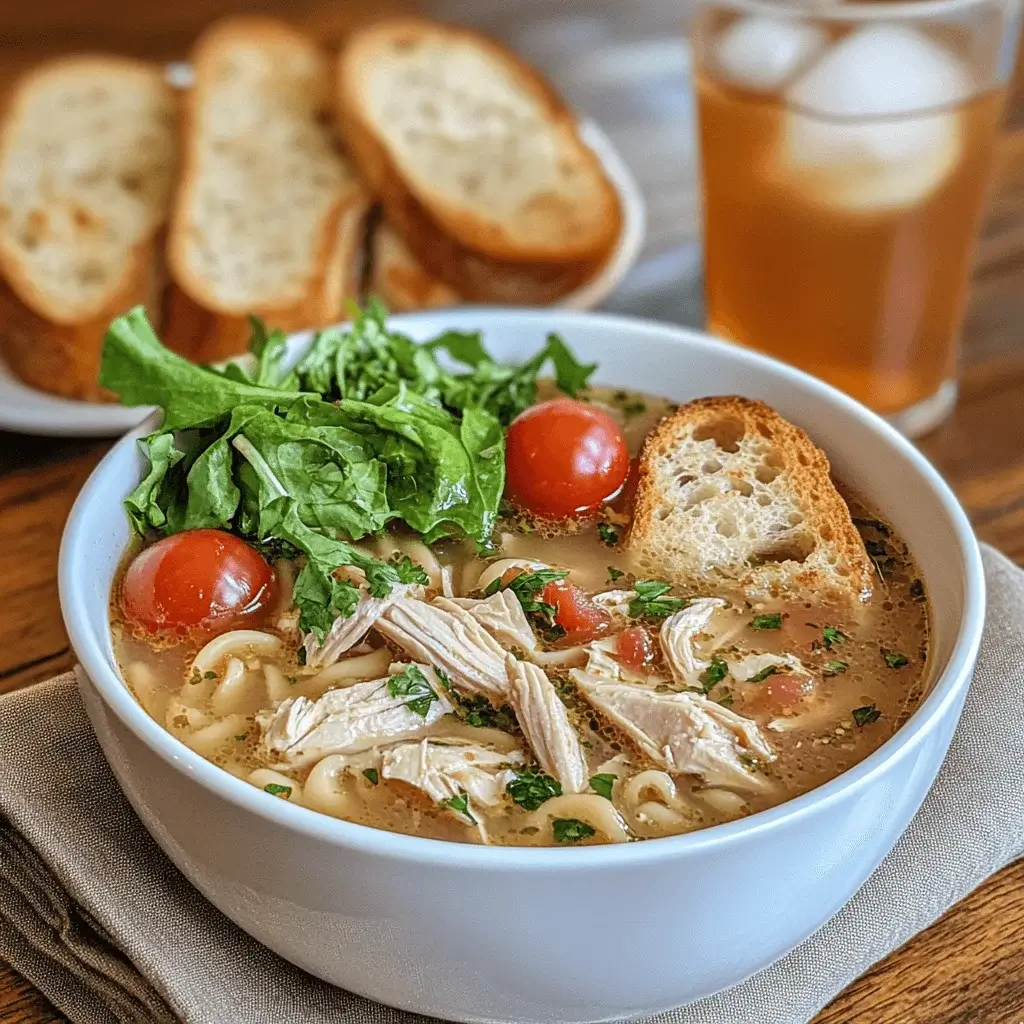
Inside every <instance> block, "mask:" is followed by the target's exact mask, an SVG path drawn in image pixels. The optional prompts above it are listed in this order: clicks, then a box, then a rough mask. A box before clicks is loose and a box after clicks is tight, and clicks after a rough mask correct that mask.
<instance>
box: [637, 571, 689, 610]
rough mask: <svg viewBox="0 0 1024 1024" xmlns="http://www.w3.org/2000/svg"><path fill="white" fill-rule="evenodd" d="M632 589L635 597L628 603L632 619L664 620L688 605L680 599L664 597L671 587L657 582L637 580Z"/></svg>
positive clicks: (687, 602)
mask: <svg viewBox="0 0 1024 1024" xmlns="http://www.w3.org/2000/svg"><path fill="white" fill-rule="evenodd" d="M633 589H634V590H635V591H636V597H635V598H633V600H632V601H630V602H629V609H628V610H629V614H630V616H631V617H632V618H634V619H664V618H667V617H668V616H669V615H674V614H675V613H676V612H677V611H679V610H680V609H682V608H685V607H686V606H687V605H688V604H689V601H687V600H685V599H684V598H681V597H666V596H665V595H666V594H667V593H668V592H669V591H670V590H671V589H672V587H671V586H670V585H669V584H668V583H662V582H660V581H658V580H637V581H636V583H634V584H633Z"/></svg>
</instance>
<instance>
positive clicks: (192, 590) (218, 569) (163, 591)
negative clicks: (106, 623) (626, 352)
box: [121, 530, 274, 634]
mask: <svg viewBox="0 0 1024 1024" xmlns="http://www.w3.org/2000/svg"><path fill="white" fill-rule="evenodd" d="M273 596H274V570H273V569H271V567H270V566H269V565H268V564H267V561H266V559H264V558H263V556H262V555H261V554H260V553H259V552H258V551H256V550H255V549H254V548H251V547H249V545H248V544H246V543H245V541H242V540H239V539H238V538H237V537H235V536H233V535H232V534H230V533H225V532H224V531H222V530H188V531H186V532H185V533H176V534H174V535H172V536H170V537H165V538H164V539H163V540H159V541H157V542H156V543H155V544H153V545H151V546H150V547H148V548H146V549H145V550H143V551H140V552H139V553H138V554H137V555H136V556H135V558H134V559H133V560H132V563H131V565H129V566H128V571H127V572H126V573H125V574H124V579H123V581H122V583H121V610H122V612H123V613H124V617H125V620H126V622H127V623H128V625H129V626H132V627H134V628H136V629H139V630H142V631H143V632H146V633H177V634H186V633H191V632H196V633H205V634H212V633H221V632H224V631H226V630H228V629H232V628H234V627H235V626H238V625H240V624H241V623H243V622H247V621H250V620H255V619H256V618H257V617H258V616H259V614H260V613H261V612H262V611H264V609H265V608H266V607H267V605H268V604H269V603H270V602H271V601H272V600H273Z"/></svg>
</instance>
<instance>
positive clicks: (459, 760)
mask: <svg viewBox="0 0 1024 1024" xmlns="http://www.w3.org/2000/svg"><path fill="white" fill-rule="evenodd" d="M524 760H525V759H524V757H523V752H522V751H521V750H513V751H510V752H505V753H502V752H500V751H496V750H489V749H487V748H486V747H481V746H477V745H476V744H473V743H465V742H463V741H460V740H452V739H441V738H439V739H422V740H420V741H419V742H418V743H399V744H398V745H397V746H394V747H390V748H389V749H387V750H385V751H384V752H383V754H382V755H381V772H380V773H381V776H382V778H385V779H398V780H400V781H401V782H407V783H408V784H409V785H410V786H415V787H416V788H417V789H421V790H423V792H424V793H426V794H427V796H429V797H430V799H431V800H433V801H434V803H436V804H441V805H444V806H447V807H448V808H449V809H450V810H451V812H452V813H453V814H454V815H455V816H456V817H458V818H459V819H460V820H461V821H464V822H466V823H467V824H470V825H477V826H479V827H480V829H481V834H482V835H483V836H484V839H486V833H485V832H484V831H483V823H482V822H481V821H480V816H479V809H480V808H482V807H496V806H498V805H499V804H500V803H501V802H502V800H503V799H504V796H505V787H506V786H507V785H508V784H509V783H510V782H511V781H512V780H513V779H514V778H515V772H514V771H513V770H512V768H511V766H512V765H520V764H522V763H523V761H524ZM463 795H464V796H465V797H466V805H465V809H462V808H461V807H460V806H458V805H459V804H460V801H459V797H460V796H463ZM453 800H454V801H456V804H455V805H453V804H452V803H451V801H453ZM474 812H476V813H474Z"/></svg>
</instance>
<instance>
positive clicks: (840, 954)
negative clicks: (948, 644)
mask: <svg viewBox="0 0 1024 1024" xmlns="http://www.w3.org/2000/svg"><path fill="white" fill-rule="evenodd" d="M984 561H985V574H986V582H987V588H988V620H987V623H986V628H985V636H984V640H983V643H982V648H981V655H980V659H979V661H978V667H977V670H976V672H975V675H974V679H973V682H972V684H971V688H970V692H969V694H968V697H967V703H966V707H965V709H964V713H963V718H962V719H961V722H960V726H959V728H958V730H957V732H956V735H955V737H954V739H953V743H952V746H951V748H950V752H949V756H948V758H947V759H946V762H945V764H944V766H943V768H942V770H941V772H940V774H939V777H938V780H937V781H936V783H935V785H934V787H933V788H932V791H931V793H930V794H929V795H928V797H927V799H926V800H925V802H924V804H923V806H922V807H921V810H920V811H919V812H918V814H917V816H916V817H915V818H914V820H913V822H912V823H911V825H910V827H909V828H908V829H907V832H906V833H905V834H904V836H903V837H902V838H901V839H900V841H899V843H898V844H897V845H896V848H895V849H894V850H893V852H892V853H891V854H890V856H889V857H888V858H887V859H886V860H885V861H884V862H883V863H882V865H881V866H880V867H879V869H878V870H877V871H876V872H875V874H874V875H873V876H872V877H871V878H870V879H869V880H868V881H867V882H866V883H865V884H864V886H863V887H862V888H861V890H860V891H859V892H858V893H857V894H856V895H855V896H854V898H853V899H852V900H851V901H850V902H849V904H847V906H846V907H845V908H844V909H843V910H841V911H840V912H839V913H838V914H837V915H836V916H835V917H834V918H833V919H832V920H831V921H829V922H828V923H827V924H826V925H824V927H822V928H821V929H820V930H819V931H818V932H817V933H816V934H815V935H813V936H811V938H809V939H808V940H807V941H806V942H804V943H803V944H802V945H801V946H799V947H798V948H797V949H795V950H794V951H793V952H791V953H790V954H789V955H788V956H786V957H784V958H783V959H782V960H780V961H779V962H777V963H776V964H774V965H773V966H771V967H769V968H767V969H765V970H764V971H762V972H760V973H759V974H757V975H755V976H754V977H752V978H750V979H748V980H747V981H745V982H744V983H742V984H741V985H738V986H737V987H735V988H733V989H731V990H729V991H728V992H725V993H722V994H720V995H717V996H713V997H711V998H708V999H703V1000H700V1001H699V1002H697V1003H693V1004H691V1005H689V1006H687V1007H683V1008H681V1009H678V1010H674V1011H672V1012H669V1013H665V1014H661V1015H659V1016H658V1017H654V1018H649V1021H648V1024H795V1022H804V1021H807V1020H808V1019H809V1018H811V1017H812V1016H813V1015H814V1014H815V1013H816V1012H817V1011H818V1010H819V1009H820V1008H821V1007H823V1006H824V1005H825V1004H827V1003H828V1002H829V1001H830V1000H831V999H832V998H833V997H834V996H835V995H836V994H837V993H839V992H840V991H841V990H842V989H843V988H844V987H845V986H846V985H847V984H848V983H849V982H850V981H852V980H853V979H854V978H856V977H857V976H858V975H860V974H862V973H863V972H864V971H865V970H867V969H868V968H869V967H870V966H871V965H872V964H874V963H876V962H877V961H878V960H880V959H882V957H884V956H885V955H886V954H887V953H889V952H891V951H892V950H894V949H896V948H897V947H898V946H900V945H901V944H902V943H904V942H906V940H907V939H909V938H910V937H911V936H913V935H915V934H916V933H917V932H919V931H921V930H922V929H924V928H926V927H927V926H928V925H929V924H931V923H932V922H933V921H934V920H935V919H936V918H937V917H939V915H941V914H942V913H943V911H945V910H946V909H947V908H948V907H949V906H951V905H952V904H953V903H955V902H956V901H958V900H960V899H962V898H963V897H964V896H966V895H967V893H969V892H971V890H973V889H974V888H976V887H977V886H978V885H979V884H980V883H981V882H982V881H984V880H985V879H986V878H987V877H988V876H989V875H991V874H993V873H994V872H996V871H998V870H999V869H1000V868H1001V867H1003V866H1004V865H1006V864H1007V863H1009V862H1010V861H1012V860H1014V859H1015V858H1017V857H1019V856H1021V855H1022V854H1024V701H1022V700H1021V694H1022V691H1024V659H1022V652H1024V572H1022V571H1021V570H1020V569H1018V568H1016V567H1015V566H1014V565H1013V564H1012V563H1010V562H1009V561H1008V560H1007V559H1006V558H1004V557H1003V556H1002V555H1000V554H998V553H997V552H995V551H993V550H992V549H991V548H986V549H985V550H984ZM0 958H2V959H4V960H6V961H8V962H9V963H10V964H11V965H12V966H13V967H14V968H15V969H16V970H18V971H20V972H21V973H22V974H24V975H25V976H26V977H27V978H29V979H30V980H31V981H32V982H33V983H34V984H35V985H36V986H37V987H38V988H40V989H41V990H42V991H43V992H44V993H45V994H46V995H47V996H48V997H49V999H50V1000H51V1001H52V1002H53V1003H54V1004H55V1005H56V1006H57V1007H58V1008H59V1009H60V1010H61V1011H63V1013H65V1014H66V1015H67V1016H68V1017H69V1018H70V1019H71V1020H72V1021H74V1022H75V1024H135V1022H138V1024H143V1022H145V1024H152V1022H156V1024H164V1022H166V1024H173V1022H175V1021H177V1020H181V1021H186V1022H188V1024H236V1022H237V1024H337V1022H345V1024H412V1022H415V1021H422V1020H425V1019H426V1018H423V1017H417V1016H415V1015H412V1014H408V1013H404V1012H401V1011H398V1010H392V1009H389V1008H387V1007H384V1006H380V1005H377V1004H375V1003H372V1002H369V1001H367V1000H365V999H362V998H360V997H357V996H354V995H351V994H349V993H347V992H343V991H341V990H340V989H336V988H332V987H331V986H329V985H326V984H325V983H323V982H321V981H318V980H317V979H315V978H312V977H310V976H309V975H307V974H304V973H303V972H302V971H300V970H299V969H298V968H296V967H293V966H291V965H290V964H288V963H286V962H285V961H283V960H282V959H280V958H279V957H277V956H276V955H275V954H273V953H271V952H270V951H269V950H267V949H265V948H264V947H262V946H260V945H259V944H258V943H257V942H255V941H254V940H253V939H251V938H249V937H248V936H247V935H246V934H244V933H243V932H242V931H241V930H240V929H238V928H236V927H235V926H234V925H233V924H232V923H231V922H230V921H229V920H227V918H225V917H224V916H223V915H222V914H221V913H220V912H219V911H217V910H216V909H214V908H213V907H212V906H211V905H210V904H208V903H207V902H206V901H205V900H204V899H203V897H202V896H200V895H199V893H198V892H196V891H195V890H194V889H193V888H192V887H191V886H190V885H189V884H188V882H187V881H186V880H185V879H184V877H183V876H182V875H180V874H179V873H178V871H177V869H176V868H174V866H173V865H172V864H171V863H170V862H169V861H168V860H167V858H166V857H165V856H164V855H163V853H162V852H161V851H160V850H159V849H158V848H157V846H156V844H155V843H154V842H153V841H152V840H151V839H150V837H149V835H148V833H146V831H145V830H144V829H143V827H142V825H141V824H140V823H139V821H138V819H137V818H136V817H135V815H134V813H133V812H132V810H131V808H130V807H129V806H128V803H127V802H126V801H125V799H124V798H123V797H122V795H121V792H120V790H119V789H118V787H117V785H116V783H115V782H114V779H113V777H112V776H111V775H110V773H109V771H108V769H107V766H106V763H105V762H104V760H103V757H102V755H101V753H100V750H99V748H98V746H97V744H96V742H95V740H94V738H93V735H92V732H91V731H90V729H89V725H88V722H87V720H86V717H85V712H84V710H83V708H82V705H81V702H80V700H79V697H78V691H77V689H76V688H75V684H74V680H73V677H72V674H71V673H66V674H65V675H63V676H60V677H58V678H56V679H52V680H50V681H48V682H45V683H41V684H39V685H36V686H33V687H30V688H28V689H26V690H23V691H20V692H17V693H13V694H10V695H8V696H6V697H3V698H0ZM873 1024H887V1022H873Z"/></svg>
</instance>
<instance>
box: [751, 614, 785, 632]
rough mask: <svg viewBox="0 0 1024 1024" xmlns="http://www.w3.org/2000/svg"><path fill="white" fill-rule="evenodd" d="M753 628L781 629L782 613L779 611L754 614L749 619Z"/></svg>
mask: <svg viewBox="0 0 1024 1024" xmlns="http://www.w3.org/2000/svg"><path fill="white" fill-rule="evenodd" d="M750 625H751V626H753V627H754V629H782V615H781V614H780V613H779V612H772V613H770V614H768V615H755V616H754V617H753V618H752V619H751V620H750Z"/></svg>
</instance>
